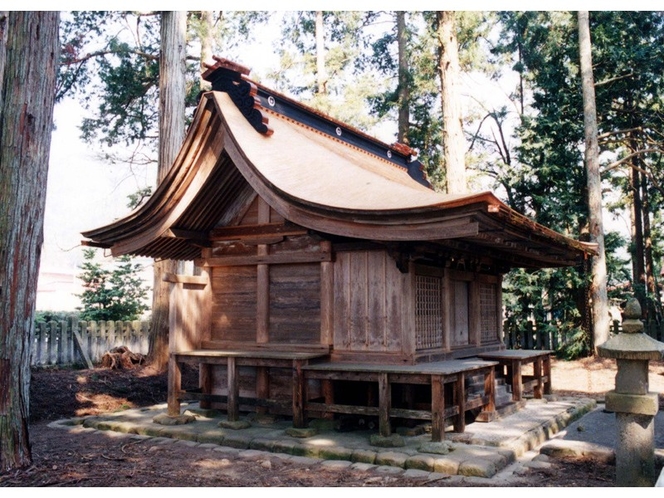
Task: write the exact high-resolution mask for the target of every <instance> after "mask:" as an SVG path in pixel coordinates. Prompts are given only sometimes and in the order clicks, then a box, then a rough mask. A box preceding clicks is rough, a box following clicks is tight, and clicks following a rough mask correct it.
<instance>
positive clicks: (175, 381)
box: [168, 353, 182, 417]
mask: <svg viewBox="0 0 664 498" xmlns="http://www.w3.org/2000/svg"><path fill="white" fill-rule="evenodd" d="M181 390H182V370H181V368H180V364H179V363H178V362H177V361H176V360H175V357H174V356H173V354H172V353H171V355H170V357H169V359H168V415H169V416H170V417H178V416H179V415H180V399H179V396H180V391H181Z"/></svg>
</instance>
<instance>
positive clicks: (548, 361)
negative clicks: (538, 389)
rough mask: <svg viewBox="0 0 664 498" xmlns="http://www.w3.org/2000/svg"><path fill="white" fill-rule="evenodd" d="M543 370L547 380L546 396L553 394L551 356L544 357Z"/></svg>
mask: <svg viewBox="0 0 664 498" xmlns="http://www.w3.org/2000/svg"><path fill="white" fill-rule="evenodd" d="M542 368H543V369H544V371H543V372H542V375H544V377H545V378H546V380H545V381H544V394H551V393H552V392H553V391H552V379H551V355H550V354H547V355H546V356H544V360H543V362H542Z"/></svg>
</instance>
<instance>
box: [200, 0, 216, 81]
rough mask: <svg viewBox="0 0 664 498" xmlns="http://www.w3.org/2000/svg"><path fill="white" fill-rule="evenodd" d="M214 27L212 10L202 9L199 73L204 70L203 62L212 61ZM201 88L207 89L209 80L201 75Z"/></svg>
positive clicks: (208, 62)
mask: <svg viewBox="0 0 664 498" xmlns="http://www.w3.org/2000/svg"><path fill="white" fill-rule="evenodd" d="M213 29H214V12H212V11H210V10H204V11H203V12H201V33H200V37H201V66H200V67H201V75H202V74H203V73H204V72H205V70H206V67H205V64H206V63H207V64H211V63H213V62H214V61H213V60H212V56H213V55H215V54H213V53H212V46H213V40H214V36H213V34H212V31H213ZM200 85H201V90H207V89H209V88H210V82H208V81H205V80H204V79H203V77H202V76H201V79H200Z"/></svg>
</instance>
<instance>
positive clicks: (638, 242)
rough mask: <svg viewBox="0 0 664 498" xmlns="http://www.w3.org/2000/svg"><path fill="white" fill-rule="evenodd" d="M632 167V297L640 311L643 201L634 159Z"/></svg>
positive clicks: (632, 143)
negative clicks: (633, 296) (634, 298)
mask: <svg viewBox="0 0 664 498" xmlns="http://www.w3.org/2000/svg"><path fill="white" fill-rule="evenodd" d="M630 147H631V149H632V151H636V150H638V144H637V142H636V139H635V138H633V137H632V138H631V139H630ZM632 161H633V162H634V165H633V166H634V167H632V169H631V182H632V185H631V187H632V247H633V249H632V280H633V285H634V295H635V297H636V298H637V299H638V301H639V303H640V304H641V309H642V310H645V309H646V269H645V248H644V243H643V240H644V239H643V199H642V197H641V172H640V171H639V170H638V168H637V167H636V166H638V164H636V158H633V159H632Z"/></svg>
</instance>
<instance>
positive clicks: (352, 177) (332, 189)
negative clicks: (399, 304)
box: [83, 59, 595, 268]
mask: <svg viewBox="0 0 664 498" xmlns="http://www.w3.org/2000/svg"><path fill="white" fill-rule="evenodd" d="M218 61H223V60H221V59H220V60H218ZM207 76H208V78H209V79H211V80H212V81H213V91H211V92H208V93H206V94H204V95H203V96H202V98H201V101H200V103H199V106H198V109H197V111H196V114H195V117H194V120H193V123H192V125H191V126H190V129H189V131H188V134H187V137H186V139H185V142H184V144H183V146H182V149H181V150H180V153H179V154H178V157H177V158H176V160H175V163H174V164H173V166H172V167H171V169H170V171H169V173H168V175H167V176H166V178H165V179H164V180H163V181H162V182H161V183H160V184H159V185H158V187H157V189H156V190H155V192H154V194H153V195H152V197H151V198H150V199H149V200H148V201H147V202H146V203H145V204H144V205H143V206H141V207H139V208H138V209H136V210H135V211H133V212H132V213H130V214H129V215H127V216H126V217H124V218H122V219H120V220H117V221H115V222H113V223H110V224H108V225H106V226H103V227H100V228H97V229H94V230H89V231H87V232H83V236H84V237H85V238H86V239H88V241H84V243H87V244H88V245H95V246H100V247H106V248H110V249H111V252H112V253H113V254H114V255H121V254H135V255H143V256H151V257H155V258H160V259H184V260H186V259H194V258H197V257H200V255H201V247H205V246H209V245H210V243H211V242H210V240H211V239H210V237H211V234H212V235H213V233H212V231H213V230H214V229H216V228H221V227H225V226H232V225H233V223H235V222H236V219H237V215H238V209H239V206H241V205H246V202H247V200H248V199H250V198H251V197H252V196H253V195H255V193H258V195H260V196H261V197H262V198H263V199H265V201H267V202H268V204H270V205H271V206H272V207H273V208H274V209H275V210H276V211H278V212H279V213H280V214H281V215H282V216H283V217H284V218H286V220H288V221H289V222H292V223H294V224H297V225H300V226H302V227H305V228H307V229H310V230H313V231H316V232H318V233H322V234H330V235H332V236H337V237H348V238H353V239H363V240H369V241H378V242H387V243H406V242H410V243H418V242H428V243H432V244H440V245H441V246H444V247H446V248H452V249H454V250H457V251H462V252H465V253H471V254H472V253H475V254H478V255H483V256H487V257H490V258H494V259H495V260H496V261H499V262H501V263H502V264H503V265H505V266H507V267H532V268H540V267H554V266H569V265H576V264H578V263H580V262H581V261H582V260H583V258H584V257H586V256H587V255H589V254H592V253H594V251H595V246H594V245H592V244H587V243H583V242H579V241H576V240H574V239H571V238H568V237H565V236H563V235H562V234H560V233H557V232H555V231H553V230H550V229H548V228H546V227H544V226H542V225H539V224H537V223H535V222H534V221H532V220H530V219H529V218H527V217H525V216H523V215H521V214H519V213H517V212H516V211H514V210H512V209H510V208H509V207H508V206H506V205H505V204H504V203H503V202H501V201H500V200H499V199H498V198H497V197H496V196H495V195H493V194H492V193H491V192H481V193H474V194H467V195H445V194H440V193H437V192H435V191H434V190H432V189H431V188H430V187H429V186H428V182H426V179H425V177H424V175H423V173H422V168H421V165H420V163H418V162H417V161H413V160H412V158H411V156H410V150H409V149H408V148H407V147H405V146H401V145H399V144H395V145H387V144H383V143H381V142H379V141H378V140H375V139H373V138H371V137H368V136H367V135H365V134H363V133H362V132H359V131H358V130H354V129H353V128H351V127H348V126H346V125H344V124H343V123H340V122H337V121H334V120H332V119H330V118H327V117H326V116H324V115H322V114H320V113H318V112H316V111H314V110H312V109H309V108H307V107H305V106H303V105H301V104H299V103H297V102H295V101H293V100H291V99H288V98H287V97H284V96H283V95H280V94H278V93H276V92H273V91H271V90H269V89H267V88H265V87H262V86H260V85H256V84H254V83H253V82H251V81H249V80H248V79H247V78H246V74H243V72H242V71H239V70H238V69H237V67H233V66H231V67H230V68H229V66H228V64H223V63H218V64H217V65H215V66H213V67H211V69H210V71H208V73H207ZM215 88H217V89H216V90H215ZM224 88H226V89H227V90H228V91H221V90H223V89H224ZM234 94H235V95H234Z"/></svg>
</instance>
